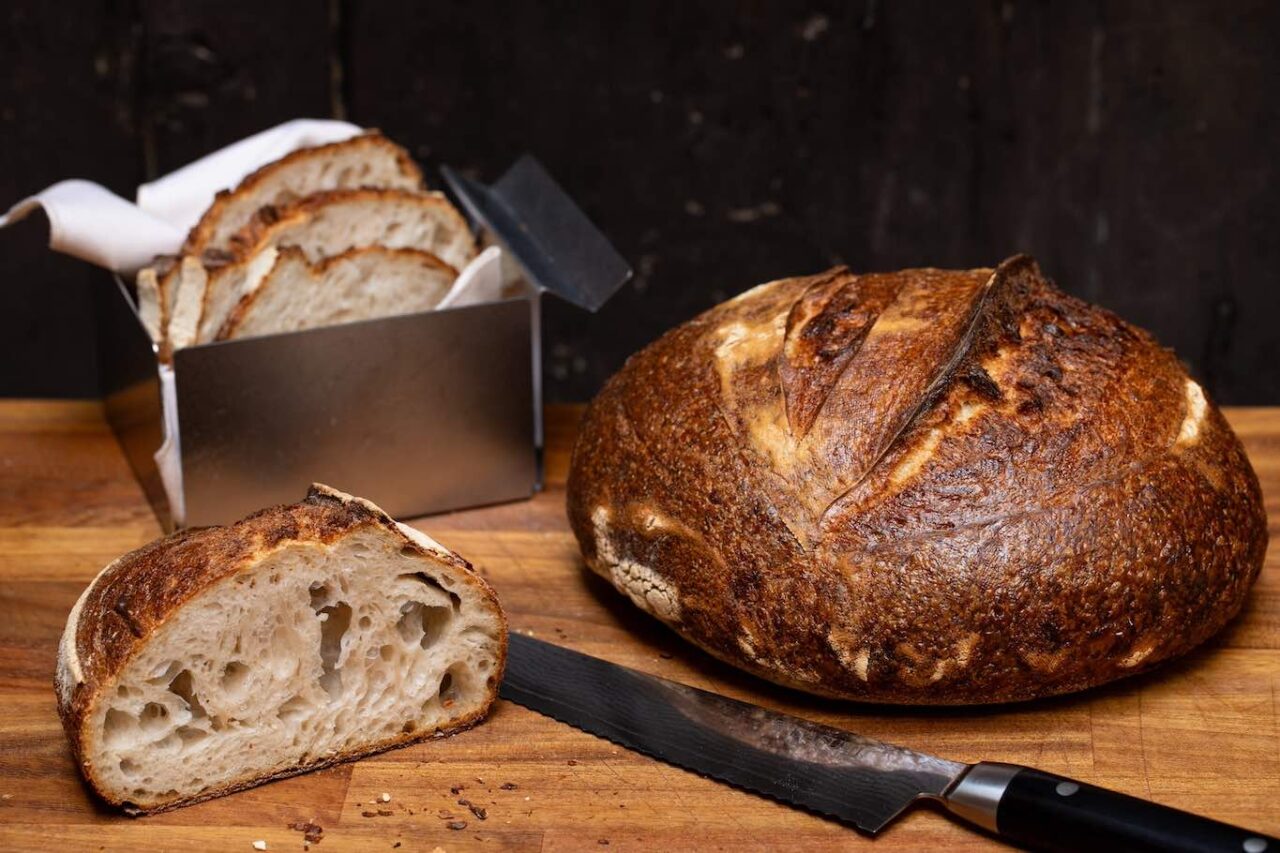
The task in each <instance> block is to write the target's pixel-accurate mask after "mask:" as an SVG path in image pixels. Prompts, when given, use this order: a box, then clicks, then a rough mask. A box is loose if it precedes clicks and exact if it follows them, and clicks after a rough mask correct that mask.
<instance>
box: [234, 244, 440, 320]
mask: <svg viewBox="0 0 1280 853" xmlns="http://www.w3.org/2000/svg"><path fill="white" fill-rule="evenodd" d="M267 252H269V253H276V252H277V250H275V249H268V250H267ZM265 254H266V253H264V255H265ZM455 278H457V273H456V272H455V271H454V269H453V267H451V266H449V265H448V264H446V263H445V262H444V261H442V260H440V259H439V258H437V257H436V256H435V255H433V254H431V253H429V252H423V251H419V250H418V249H387V248H384V247H382V246H366V247H363V248H356V249H348V250H347V251H345V252H343V253H342V254H340V255H335V256H334V257H331V258H326V259H324V260H323V261H320V262H319V263H316V264H312V263H310V262H309V261H307V258H306V255H304V254H303V253H302V250H301V249H299V248H297V247H294V246H289V247H286V248H284V249H280V250H279V251H278V253H277V257H276V261H275V264H274V265H273V266H272V267H271V271H270V272H269V273H267V275H266V276H265V277H264V278H263V279H262V281H261V283H260V284H258V286H257V287H256V288H254V290H253V291H252V292H251V293H247V294H245V295H244V297H242V298H241V300H240V302H239V304H238V305H236V307H235V309H234V310H233V311H232V312H231V316H230V317H228V318H227V322H226V323H224V324H223V326H222V330H221V331H220V332H219V333H218V336H217V337H218V340H228V339H231V338H252V337H256V336H258V335H274V334H278V333H280V332H296V331H299V330H301V329H313V328H317V327H319V326H334V325H337V324H339V323H352V322H355V321H357V320H371V319H373V318H375V317H390V316H394V315H396V314H412V313H414V312H415V311H429V310H430V309H432V308H434V307H435V306H436V304H437V303H438V302H439V301H440V300H441V299H442V298H444V295H445V294H446V293H448V292H449V286H450V285H452V284H453V280H454V279H455Z"/></svg>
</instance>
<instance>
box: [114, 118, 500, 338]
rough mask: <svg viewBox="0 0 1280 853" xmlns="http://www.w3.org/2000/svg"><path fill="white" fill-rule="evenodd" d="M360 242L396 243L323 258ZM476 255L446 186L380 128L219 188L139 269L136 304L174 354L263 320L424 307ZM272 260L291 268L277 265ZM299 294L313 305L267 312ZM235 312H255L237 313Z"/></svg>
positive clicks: (262, 324) (358, 316)
mask: <svg viewBox="0 0 1280 853" xmlns="http://www.w3.org/2000/svg"><path fill="white" fill-rule="evenodd" d="M292 249H296V250H297V253H294V252H290V251H286V250H292ZM365 249H393V250H396V251H395V252H393V253H386V252H368V253H364V254H361V255H359V260H358V262H357V261H356V260H355V257H354V256H353V257H348V259H347V260H346V261H345V262H343V263H335V264H329V263H326V262H327V261H328V260H330V259H333V258H337V257H339V256H343V255H344V254H345V253H348V252H350V251H352V250H365ZM474 256H475V242H474V239H473V236H472V234H471V230H470V228H469V226H468V225H467V222H466V220H465V219H464V218H463V217H462V215H461V214H459V213H458V211H457V210H456V209H455V208H454V207H453V205H451V204H450V203H449V201H448V200H447V199H446V198H445V197H444V195H442V194H441V193H438V192H429V191H426V190H425V189H424V188H423V181H422V173H421V172H420V171H419V169H418V167H417V166H416V165H415V164H414V163H413V160H412V158H410V156H409V154H408V152H406V151H405V150H404V149H403V148H400V147H399V146H398V145H395V144H394V143H392V142H391V141H389V140H388V139H386V138H385V137H383V136H382V135H381V134H379V133H377V132H376V131H375V132H370V133H365V134H362V135H360V136H356V137H354V138H352V139H348V140H345V141H343V142H336V143H332V144H329V145H321V146H317V147H314V148H307V149H302V150H300V151H295V152H294V153H292V154H290V155H289V156H287V157H284V158H282V159H280V160H278V161H276V162H274V163H271V164H268V165H266V166H264V167H262V168H261V169H259V170H258V171H257V172H254V173H253V174H252V175H250V176H248V177H247V178H245V179H244V180H243V181H241V182H240V184H239V186H237V187H236V188H235V189H234V190H228V191H223V192H221V193H219V194H218V196H217V197H216V198H215V200H214V203H213V204H212V205H211V206H210V208H209V210H208V211H206V212H205V214H204V216H203V217H201V219H200V221H199V222H198V223H197V224H196V226H195V227H194V228H193V229H192V230H191V233H190V235H188V237H187V241H186V243H185V245H184V246H183V251H182V255H181V256H180V257H178V258H168V259H158V262H157V264H156V265H154V266H152V267H150V268H147V269H144V270H142V271H141V272H139V274H138V278H137V293H138V313H139V316H140V318H141V320H142V323H143V325H144V326H145V327H146V329H147V331H148V333H149V334H150V335H151V336H152V339H153V340H154V341H155V342H156V343H157V344H158V345H159V348H160V352H161V356H162V358H167V357H169V355H171V353H172V351H173V350H175V349H181V348H182V347H188V346H193V345H196V344H203V343H209V342H211V341H214V340H227V339H231V338H238V337H247V336H249V335H250V334H272V333H274V332H267V331H261V330H264V329H273V330H275V331H285V330H291V331H296V330H299V329H305V328H313V327H315V326H317V325H326V324H328V323H332V322H351V321H355V320H367V319H372V318H374V317H380V316H387V315H388V314H399V313H408V312H410V311H417V310H424V309H425V308H430V307H432V306H433V305H434V304H435V301H438V299H439V297H438V296H433V295H434V294H436V293H437V291H438V290H439V284H440V282H441V280H442V277H444V276H449V277H450V278H449V281H450V282H451V281H452V279H453V278H456V276H457V274H458V271H459V270H461V269H462V268H463V267H465V266H466V264H467V263H469V262H470V261H471V259H472V258H473V257H474ZM277 264H284V265H285V267H286V268H283V269H281V270H280V272H279V273H278V274H277V273H275V271H274V270H275V266H276V265H277ZM300 264H306V265H308V267H309V268H308V269H307V270H305V272H304V271H303V270H302V268H301V266H300ZM384 278H386V279H390V280H391V282H390V283H384V282H383V279H384ZM268 281H270V282H271V285H272V288H273V291H274V294H273V296H272V298H270V299H266V300H262V301H261V302H259V303H258V304H257V305H256V306H255V305H254V304H253V303H254V302H255V301H256V300H255V299H254V293H255V292H256V291H257V289H258V288H259V287H260V286H262V285H263V284H264V283H265V282H268ZM415 282H416V285H415ZM391 295H403V297H404V298H403V300H401V299H399V298H397V299H395V300H391V299H389V296H391ZM331 299H332V300H334V302H333V303H332V304H331V303H330V300H331ZM242 302H243V303H244V310H240V308H241V303H242ZM302 303H309V304H310V306H311V310H307V311H301V312H295V313H294V314H293V315H291V317H290V319H289V320H287V321H286V320H283V319H281V320H279V321H273V320H271V319H270V318H268V317H265V316H264V314H263V312H264V311H265V310H267V308H266V306H269V305H283V304H289V305H298V304H302ZM233 315H237V316H248V317H249V318H251V319H252V322H236V323H232V322H230V321H231V318H232V316H233ZM337 318H341V319H337ZM300 324H301V325H300ZM250 329H257V330H259V331H254V332H250V331H249V330H250Z"/></svg>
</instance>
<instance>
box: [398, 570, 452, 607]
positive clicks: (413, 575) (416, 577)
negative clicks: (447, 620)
mask: <svg viewBox="0 0 1280 853" xmlns="http://www.w3.org/2000/svg"><path fill="white" fill-rule="evenodd" d="M399 580H402V581H417V582H418V583H420V584H422V585H423V586H425V587H427V588H428V589H434V590H436V591H437V592H439V593H441V594H443V595H447V596H449V603H450V604H452V605H453V612H454V613H459V612H461V610H462V599H461V598H460V597H458V594H457V593H456V592H454V591H453V590H451V589H449V588H448V587H446V586H445V585H444V584H442V583H441V582H440V581H438V580H436V579H435V578H433V577H431V575H429V574H427V573H426V572H409V573H407V574H403V575H400V576H399Z"/></svg>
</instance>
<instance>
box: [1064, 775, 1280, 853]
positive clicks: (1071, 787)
mask: <svg viewBox="0 0 1280 853" xmlns="http://www.w3.org/2000/svg"><path fill="white" fill-rule="evenodd" d="M1053 790H1054V791H1056V792H1057V793H1058V796H1059V797H1069V796H1071V795H1072V794H1074V793H1075V792H1076V791H1079V790H1080V786H1079V785H1077V784H1076V783H1075V782H1059V783H1058V786H1057V787H1056V788H1054V789H1053ZM1246 843H1248V842H1246ZM1245 849H1246V850H1248V848H1245ZM1259 850H1261V848H1259ZM1248 853H1256V851H1253V850H1248Z"/></svg>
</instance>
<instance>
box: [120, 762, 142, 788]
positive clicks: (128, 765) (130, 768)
mask: <svg viewBox="0 0 1280 853" xmlns="http://www.w3.org/2000/svg"><path fill="white" fill-rule="evenodd" d="M120 772H121V773H123V774H124V775H126V776H133V775H134V774H136V773H137V772H138V765H137V764H136V763H135V762H134V761H132V760H130V759H128V758H122V759H120ZM134 793H137V794H141V793H142V791H140V790H139V791H135V792H134Z"/></svg>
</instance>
